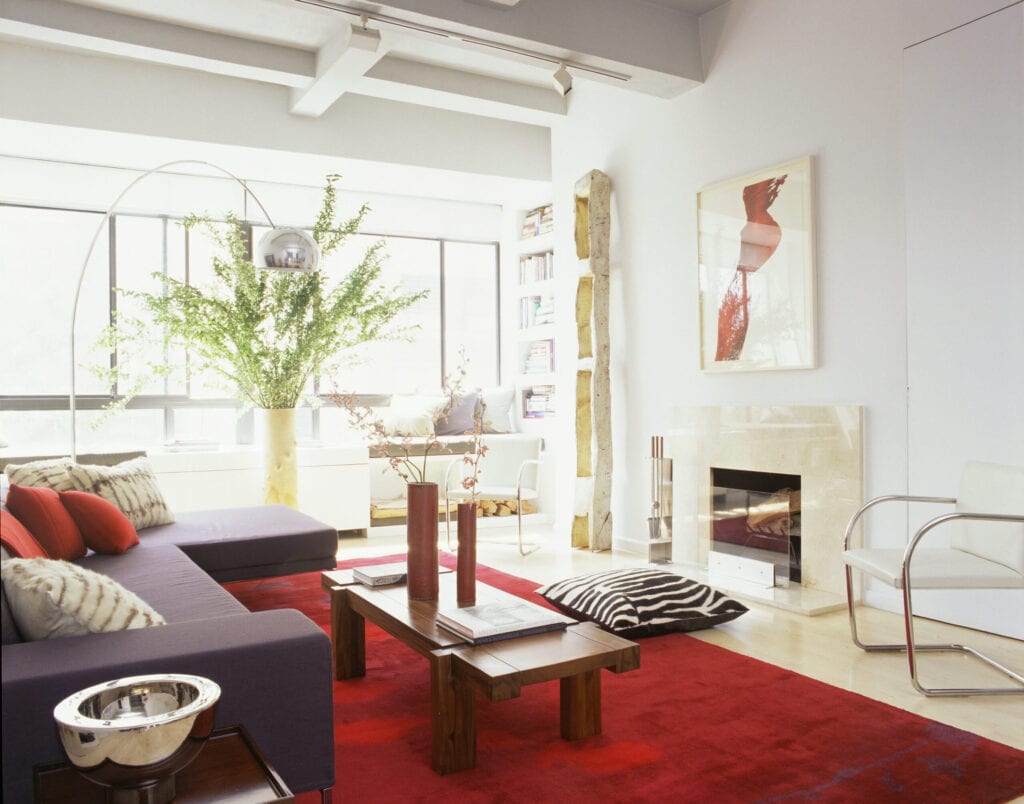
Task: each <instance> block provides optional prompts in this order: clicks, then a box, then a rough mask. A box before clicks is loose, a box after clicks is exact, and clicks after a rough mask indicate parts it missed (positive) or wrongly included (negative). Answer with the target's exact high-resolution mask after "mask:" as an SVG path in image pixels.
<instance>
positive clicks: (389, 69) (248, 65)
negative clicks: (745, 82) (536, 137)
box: [0, 0, 715, 124]
mask: <svg viewBox="0 0 1024 804" xmlns="http://www.w3.org/2000/svg"><path fill="white" fill-rule="evenodd" d="M714 1H715V0H662V4H660V5H659V4H652V3H641V2H632V0H629V1H628V2H626V1H624V0H517V2H515V3H513V4H511V5H508V4H506V3H505V2H504V0H475V1H473V2H471V0H464V1H463V2H456V3H452V2H450V0H392V2H390V3H388V4H380V3H374V4H372V5H371V4H367V3H364V2H361V0H352V2H333V0H72V1H71V2H69V1H68V0H3V2H2V3H0V38H9V39H15V40H18V41H22V42H25V43H28V44H36V45H42V46H45V47H53V48H66V49H74V50H83V51H88V52H92V53H98V54H102V55H106V56H112V57H119V58H127V59H134V60H140V61H148V62H153V63H157V64H166V65H169V66H174V67H182V68H187V69H193V70H199V71H203V72H209V73H219V74H222V75H229V76H233V77H236V78H244V79H248V80H253V81H261V82H265V83H272V84H278V85H283V86H288V87H291V88H292V103H291V111H292V112H293V113H295V114H300V115H307V116H313V117H316V116H319V115H321V114H323V113H324V112H325V111H326V110H327V109H328V108H330V106H331V105H332V104H333V103H334V102H335V101H337V99H338V98H340V97H341V96H342V95H343V94H344V93H346V92H353V93H356V94H362V95H371V96H375V97H382V98H387V99H391V100H399V101H403V102H408V103H417V104H421V105H427V106H432V107H436V108H444V109H451V110H454V111H460V112H468V113H472V114H478V115H486V116H490V117H496V118H504V119H509V120H517V121H521V122H528V123H535V124H550V123H551V122H552V121H554V120H557V119H558V118H559V117H561V116H563V115H565V114H566V110H567V101H566V98H565V97H563V96H562V94H561V93H560V92H559V91H557V90H556V89H555V87H554V85H553V83H552V81H551V76H552V74H553V72H554V70H555V69H556V68H557V66H558V65H559V64H560V63H565V64H566V65H567V67H568V69H569V72H570V73H571V74H572V76H573V78H574V80H582V81H586V80H595V81H601V82H604V83H609V84H612V85H615V86H619V87H622V88H624V89H627V90H632V91H637V92H643V93H647V94H652V95H656V96H660V97H674V96H675V95H678V94H680V93H681V92H684V91H686V90H688V89H690V88H692V87H694V86H697V85H698V84H699V82H700V81H701V80H702V79H703V76H702V73H701V64H700V48H699V36H698V23H697V17H696V16H694V15H693V14H691V13H688V12H687V11H686V10H683V9H682V8H680V7H679V4H680V3H684V4H691V3H698V4H700V3H708V2H714ZM665 4H672V5H673V6H674V7H671V8H670V7H667V6H666V5H665ZM499 5H500V7H499ZM698 7H701V8H702V7H703V6H698ZM581 9H583V11H581Z"/></svg>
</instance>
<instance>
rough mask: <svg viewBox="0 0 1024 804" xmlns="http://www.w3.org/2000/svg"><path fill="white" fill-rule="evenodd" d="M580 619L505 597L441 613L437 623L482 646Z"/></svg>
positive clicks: (538, 632)
mask: <svg viewBox="0 0 1024 804" xmlns="http://www.w3.org/2000/svg"><path fill="white" fill-rule="evenodd" d="M575 622H576V621H575V620H573V619H572V618H571V617H566V616H565V615H564V614H559V613H558V612H556V611H551V609H546V608H544V607H543V606H537V605H535V604H533V603H530V602H529V601H527V600H504V601H499V602H495V603H481V604H479V605H477V606H467V607H465V608H457V609H445V610H444V611H439V612H438V613H437V624H438V625H440V626H441V627H442V628H446V629H447V630H449V631H451V632H453V633H455V634H458V635H459V636H460V637H462V638H463V639H465V640H467V641H469V642H472V643H473V644H474V645H479V644H481V643H484V642H494V641H496V640H499V639H513V638H514V637H521V636H528V635H530V634H540V633H543V632H544V631H557V630H560V629H563V628H565V627H566V626H567V625H571V624H573V623H575Z"/></svg>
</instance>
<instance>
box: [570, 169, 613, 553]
mask: <svg viewBox="0 0 1024 804" xmlns="http://www.w3.org/2000/svg"><path fill="white" fill-rule="evenodd" d="M575 207H576V221H575V224H576V225H575V232H576V256H577V258H578V259H579V260H580V278H579V282H578V284H577V288H576V331H577V339H578V341H579V350H578V353H577V364H576V366H577V367H576V505H575V511H574V516H573V523H572V546H573V547H589V548H590V549H591V550H608V549H610V548H611V546H612V512H611V496H612V433H611V426H612V425H611V382H610V374H609V363H610V357H611V346H610V342H609V337H608V312H609V310H608V305H609V256H608V246H609V241H610V239H611V180H610V179H609V178H608V176H606V175H605V174H604V173H602V172H601V171H599V170H592V171H590V172H589V173H587V174H586V175H585V176H584V177H583V178H581V179H580V180H579V181H578V182H576V188H575Z"/></svg>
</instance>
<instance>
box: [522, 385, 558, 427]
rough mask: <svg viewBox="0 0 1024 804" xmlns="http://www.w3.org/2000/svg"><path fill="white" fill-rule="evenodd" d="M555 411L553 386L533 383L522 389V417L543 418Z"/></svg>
mask: <svg viewBox="0 0 1024 804" xmlns="http://www.w3.org/2000/svg"><path fill="white" fill-rule="evenodd" d="M554 412H555V386H553V385H534V386H532V387H530V388H524V389H523V418H526V419H543V418H544V417H545V416H547V415H548V414H549V413H554Z"/></svg>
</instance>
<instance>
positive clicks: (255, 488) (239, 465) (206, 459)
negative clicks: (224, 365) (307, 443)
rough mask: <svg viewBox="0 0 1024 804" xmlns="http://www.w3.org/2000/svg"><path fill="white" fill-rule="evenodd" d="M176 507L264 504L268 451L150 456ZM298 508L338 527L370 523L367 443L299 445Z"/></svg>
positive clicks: (242, 449) (170, 502)
mask: <svg viewBox="0 0 1024 804" xmlns="http://www.w3.org/2000/svg"><path fill="white" fill-rule="evenodd" d="M149 459H150V462H151V463H152V465H153V471H154V472H155V473H156V476H157V480H158V481H159V483H160V488H161V490H162V491H163V493H164V497H165V498H166V499H167V504H168V505H169V506H170V507H171V510H172V511H195V510H202V509H205V508H233V507H237V506H244V505H260V504H261V503H262V502H263V453H262V452H261V451H260V450H259V449H258V448H255V447H252V448H245V447H238V448H234V449H230V450H218V451H211V452H160V451H154V452H151V453H150V454H149ZM298 459H299V510H300V511H302V512H303V513H306V514H309V515H310V516H312V517H315V518H316V519H319V520H321V521H322V522H325V523H327V524H328V525H330V526H331V527H334V528H337V529H338V530H360V529H364V528H368V527H369V526H370V474H369V460H368V456H367V450H366V447H365V446H362V445H354V444H353V445H342V446H333V447H300V448H299V450H298Z"/></svg>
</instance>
